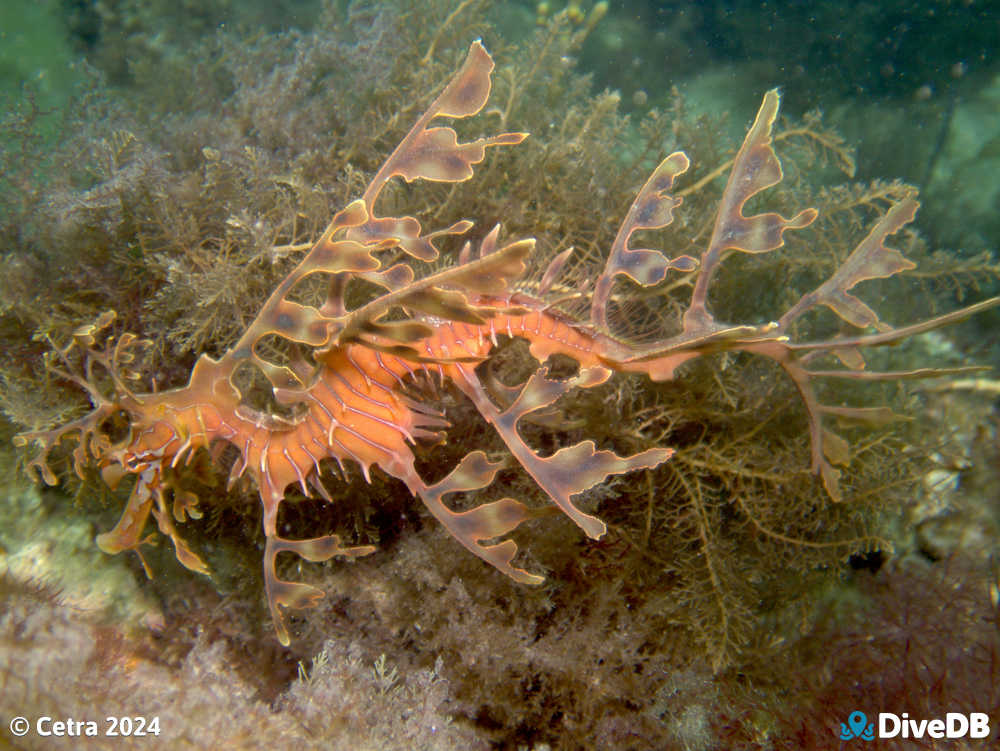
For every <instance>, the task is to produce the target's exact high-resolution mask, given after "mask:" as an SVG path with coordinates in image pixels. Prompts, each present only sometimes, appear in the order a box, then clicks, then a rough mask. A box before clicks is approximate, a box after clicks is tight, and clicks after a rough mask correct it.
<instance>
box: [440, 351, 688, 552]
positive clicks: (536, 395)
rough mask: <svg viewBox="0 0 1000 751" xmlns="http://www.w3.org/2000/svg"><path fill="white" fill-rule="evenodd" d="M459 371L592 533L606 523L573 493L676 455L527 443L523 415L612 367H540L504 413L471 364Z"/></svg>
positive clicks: (513, 448) (521, 457) (538, 474)
mask: <svg viewBox="0 0 1000 751" xmlns="http://www.w3.org/2000/svg"><path fill="white" fill-rule="evenodd" d="M460 371H461V376H462V377H461V379H459V380H458V381H457V385H458V387H459V388H460V389H462V391H464V392H465V394H466V395H467V396H468V397H469V398H470V399H471V400H472V401H473V403H474V404H475V405H476V408H477V409H478V410H479V412H480V414H482V415H483V417H485V418H486V419H487V420H488V421H489V422H491V423H492V424H493V426H494V427H495V428H496V430H497V432H498V433H499V434H500V437H501V438H503V440H504V443H506V444H507V447H508V448H509V449H510V452H511V453H512V454H513V455H514V457H515V458H516V459H517V460H518V461H519V462H520V463H521V466H522V467H524V469H525V471H526V472H527V473H528V474H529V475H531V477H532V478H533V479H534V480H535V482H536V483H538V485H539V486H540V487H541V488H542V489H543V490H545V492H546V493H548V495H549V497H550V498H551V499H552V500H553V501H554V502H555V504H556V505H557V506H559V508H560V509H562V511H563V513H565V514H566V515H567V516H568V517H569V518H570V519H572V520H573V521H574V522H575V523H576V524H577V525H578V526H579V527H580V528H581V529H582V530H583V531H584V532H586V534H587V536H588V537H592V538H594V539H598V538H600V537H602V536H603V535H604V533H605V532H606V531H607V527H606V526H605V524H604V522H603V521H601V520H600V519H598V518H597V517H596V516H593V515H591V514H587V513H584V512H583V511H581V510H580V509H579V508H577V507H576V505H575V504H574V503H573V500H572V496H574V495H576V494H577V493H582V492H583V491H585V490H589V489H590V488H592V487H594V486H595V485H596V484H598V483H599V482H601V481H603V480H604V479H605V478H606V477H608V476H609V475H617V474H623V473H625V472H631V471H632V470H635V469H651V468H653V467H656V466H657V465H659V464H661V463H663V462H665V461H666V460H667V459H669V458H670V457H671V456H672V455H673V450H672V449H664V448H655V449H649V450H647V451H643V452H642V453H639V454H635V455H634V456H628V457H621V456H618V455H617V454H615V453H613V452H611V451H596V450H595V446H594V442H593V441H582V442H581V443H578V444H576V445H574V446H570V447H568V448H563V449H560V450H559V451H557V452H556V453H554V454H553V455H552V456H549V457H541V456H539V455H538V454H537V453H535V451H534V450H533V449H532V448H531V447H530V446H529V445H528V444H527V443H525V442H524V439H523V438H521V435H520V433H518V430H517V423H518V421H519V420H520V419H521V418H522V417H524V416H525V415H527V414H528V413H529V412H534V411H535V410H539V409H542V408H544V407H548V406H549V405H551V404H553V403H554V402H555V401H556V400H557V399H558V398H559V397H560V396H562V395H563V394H565V393H566V392H568V391H569V390H570V389H572V388H575V387H581V388H588V387H590V386H595V385H597V384H599V383H602V382H603V381H605V380H606V379H607V377H608V375H609V374H610V373H609V371H606V370H603V369H601V368H592V369H585V370H582V371H581V372H580V373H579V374H578V375H577V376H576V377H574V378H570V379H567V380H553V379H550V378H547V377H546V375H547V372H548V371H547V369H546V368H544V367H543V368H540V369H539V370H538V371H537V372H536V373H535V374H534V375H532V376H531V378H529V379H528V381H527V383H525V385H524V387H523V388H522V389H521V391H520V393H519V394H518V395H517V398H516V399H515V400H514V402H513V404H511V405H510V406H509V407H508V408H507V409H505V410H503V411H502V412H501V411H500V410H499V409H497V408H496V406H494V404H493V402H492V401H490V399H489V397H488V396H487V394H486V390H485V389H484V388H483V386H482V384H481V383H480V382H479V379H478V377H477V376H476V374H475V373H474V372H473V371H472V370H471V369H469V368H466V367H461V366H460Z"/></svg>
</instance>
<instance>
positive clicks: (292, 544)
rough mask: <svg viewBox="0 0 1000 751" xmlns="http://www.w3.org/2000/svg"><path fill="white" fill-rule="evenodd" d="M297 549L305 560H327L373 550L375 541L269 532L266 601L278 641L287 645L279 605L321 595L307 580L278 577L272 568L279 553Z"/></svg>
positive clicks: (308, 602)
mask: <svg viewBox="0 0 1000 751" xmlns="http://www.w3.org/2000/svg"><path fill="white" fill-rule="evenodd" d="M284 552H288V553H296V554H297V555H299V556H301V557H302V558H305V559H306V560H307V561H312V562H313V563H319V562H322V561H328V560H330V559H331V558H333V557H335V556H338V555H339V556H343V557H345V558H357V557H358V556H362V555H369V554H370V553H374V552H375V546H374V545H357V546H354V547H344V545H343V543H342V542H341V540H340V537H338V536H337V535H326V536H324V537H314V538H312V539H309V540H286V539H284V538H281V537H278V536H276V535H274V534H273V533H272V534H269V535H268V537H267V545H266V547H265V549H264V589H265V591H266V592H267V604H268V607H269V608H270V610H271V619H272V620H273V622H274V630H275V632H276V633H277V635H278V641H279V642H281V644H282V645H283V646H286V647H287V646H288V645H289V644H290V643H291V640H290V639H289V638H288V629H287V628H286V627H285V619H284V616H283V614H282V612H281V608H309V607H313V606H315V604H316V602H317V601H318V600H319V599H321V598H322V597H323V590H321V589H317V588H316V587H313V586H311V585H309V584H301V583H299V582H289V581H284V580H283V579H279V578H278V573H277V571H276V570H275V560H276V558H277V556H278V553H284Z"/></svg>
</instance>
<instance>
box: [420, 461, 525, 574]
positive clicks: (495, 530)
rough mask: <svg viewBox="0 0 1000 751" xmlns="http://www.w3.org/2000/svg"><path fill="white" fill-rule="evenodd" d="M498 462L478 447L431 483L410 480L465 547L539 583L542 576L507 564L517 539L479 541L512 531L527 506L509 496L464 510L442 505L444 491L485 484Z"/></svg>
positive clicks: (467, 488)
mask: <svg viewBox="0 0 1000 751" xmlns="http://www.w3.org/2000/svg"><path fill="white" fill-rule="evenodd" d="M502 466H503V463H502V462H491V461H489V460H488V459H487V458H486V454H484V453H483V452H482V451H473V452H472V453H470V454H467V455H466V456H465V457H464V458H463V459H462V461H461V462H459V464H458V466H457V467H455V469H453V470H452V471H451V473H450V474H449V475H448V476H447V477H445V478H444V479H443V480H441V481H440V482H438V483H435V484H434V485H429V486H428V485H423V483H415V482H412V481H411V483H410V484H411V486H415V487H416V490H417V493H418V494H419V495H420V498H421V500H423V502H424V504H425V505H426V506H427V509H428V510H429V511H430V512H431V513H432V514H433V515H434V517H435V518H436V519H437V520H438V521H440V522H441V523H442V524H443V525H444V526H445V528H446V529H447V530H448V531H449V532H450V533H451V534H452V535H454V537H455V539H457V540H458V541H459V542H460V543H462V545H464V546H465V547H466V548H467V549H468V550H469V551H471V552H472V553H474V554H475V555H477V556H479V557H480V558H482V559H483V560H484V561H486V562H487V563H489V564H490V565H492V566H495V567H496V568H497V569H498V570H499V571H502V572H503V573H504V574H506V575H507V576H509V577H510V578H511V579H514V580H515V581H519V582H521V583H523V584H540V583H541V581H542V579H543V577H541V576H538V575H537V574H531V573H528V572H527V571H525V570H524V569H520V568H517V567H516V566H514V565H512V564H511V561H512V560H513V559H514V556H515V555H516V554H517V543H516V542H514V541H513V540H504V541H503V542H500V543H497V544H495V545H483V544H482V542H483V541H484V540H491V539H493V538H496V537H500V536H501V535H505V534H507V533H509V532H512V531H513V530H514V529H516V528H517V526H518V525H519V524H520V523H521V522H523V521H524V520H526V519H528V518H530V516H531V512H530V511H529V510H528V508H527V507H526V506H525V505H524V504H523V503H521V502H520V501H516V500H514V499H513V498H502V499H500V500H499V501H493V502H492V503H484V504H483V505H481V506H477V507H476V508H473V509H470V510H468V511H458V512H456V511H452V510H451V509H449V508H448V507H447V506H445V505H444V502H443V501H442V498H443V497H444V496H445V495H447V494H448V493H460V492H468V491H470V490H478V489H480V488H485V487H486V486H487V485H489V484H490V483H492V482H493V478H494V477H495V476H496V473H497V471H498V470H499V469H500V468H501V467H502Z"/></svg>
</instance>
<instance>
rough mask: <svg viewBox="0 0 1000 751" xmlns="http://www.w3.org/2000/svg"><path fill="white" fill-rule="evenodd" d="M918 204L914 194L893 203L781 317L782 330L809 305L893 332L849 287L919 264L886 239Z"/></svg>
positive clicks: (861, 325) (855, 323)
mask: <svg viewBox="0 0 1000 751" xmlns="http://www.w3.org/2000/svg"><path fill="white" fill-rule="evenodd" d="M919 207H920V204H919V203H917V201H916V200H915V199H914V198H912V197H911V198H905V199H903V200H902V201H899V202H898V203H896V204H893V206H892V207H891V208H890V209H889V210H888V211H887V212H886V213H885V216H883V217H882V218H881V219H880V220H879V222H878V224H876V225H875V226H874V227H873V228H872V231H871V232H869V233H868V236H867V237H866V238H865V239H864V240H862V241H861V242H860V243H859V244H858V246H857V247H856V248H855V249H854V251H853V252H852V253H851V255H850V256H848V257H847V260H846V261H844V263H843V264H842V265H841V266H840V268H839V269H837V271H836V272H834V274H833V276H831V277H830V278H829V279H827V280H826V281H825V282H823V283H822V284H821V285H820V286H819V287H817V288H816V289H815V290H813V291H812V292H808V293H806V294H805V295H803V296H802V298H801V299H800V300H799V301H798V302H797V303H796V304H795V305H793V306H792V307H791V308H790V309H789V310H788V312H787V313H785V315H783V316H782V317H781V321H780V326H781V329H782V330H786V329H787V327H788V325H789V324H790V323H791V322H792V321H794V320H795V319H796V318H798V317H799V316H801V315H802V314H803V313H805V312H806V311H807V310H809V309H810V308H813V307H815V306H816V305H825V306H827V307H828V308H830V309H831V310H832V311H833V312H834V313H836V314H837V315H838V316H840V317H841V318H843V319H844V320H845V321H847V322H848V323H850V324H852V325H853V326H857V327H858V328H865V327H868V326H874V327H875V328H876V329H878V330H879V331H890V330H891V327H890V326H887V325H886V324H885V323H883V322H882V321H881V320H879V317H878V315H877V314H876V313H875V311H874V310H872V309H871V308H870V307H868V305H866V304H865V303H864V302H862V301H861V300H859V299H858V298H857V297H855V296H854V295H852V294H850V293H849V292H848V290H849V289H851V288H852V287H854V285H856V284H858V283H859V282H863V281H865V280H866V279H884V278H887V277H890V276H892V275H894V274H898V273H899V272H901V271H907V270H908V269H912V268H915V267H916V264H914V263H913V262H912V261H910V260H909V259H907V258H905V257H904V256H903V254H902V253H900V252H899V251H898V250H896V249H894V248H889V247H886V245H885V239H886V238H887V237H888V236H889V235H893V234H895V233H896V232H898V231H899V230H900V229H902V228H903V227H904V226H905V225H906V224H909V223H910V222H912V221H913V218H914V217H915V216H916V214H917V209H918V208H919Z"/></svg>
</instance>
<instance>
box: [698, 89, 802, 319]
mask: <svg viewBox="0 0 1000 751" xmlns="http://www.w3.org/2000/svg"><path fill="white" fill-rule="evenodd" d="M779 103H780V97H779V95H778V90H777V89H772V90H771V91H769V92H767V94H765V95H764V101H763V102H762V103H761V105H760V110H758V112H757V117H756V119H755V120H754V123H753V126H752V127H751V128H750V130H749V132H748V133H747V135H746V138H745V139H744V141H743V145H742V146H741V147H740V150H739V153H738V154H737V155H736V160H735V161H734V163H733V168H732V171H731V172H730V173H729V181H728V182H727V183H726V188H725V190H724V191H723V193H722V198H721V200H720V202H719V212H718V214H717V215H716V218H715V227H714V228H713V230H712V238H711V240H710V241H709V244H708V248H707V250H706V251H705V252H704V253H703V254H702V257H701V272H700V273H699V275H698V281H697V282H696V283H695V288H694V291H693V292H692V293H691V306H690V307H689V308H688V310H687V312H686V313H685V314H684V331H685V332H689V331H692V332H693V331H704V330H708V329H711V328H712V326H713V324H714V319H713V317H712V315H711V313H709V311H708V287H709V284H710V283H711V280H712V276H713V274H714V273H715V271H716V269H717V268H718V265H719V263H720V262H721V260H722V254H723V251H725V250H730V249H732V250H739V251H742V252H744V253H766V252H767V251H771V250H776V249H777V248H780V247H781V246H782V245H783V244H784V239H783V238H782V234H784V232H785V230H787V229H802V228H803V227H807V226H809V225H810V224H812V223H813V221H815V219H816V217H817V215H818V212H817V211H816V209H803V210H802V211H800V212H799V213H798V214H796V215H795V216H794V217H792V218H791V219H785V218H784V217H783V216H781V215H780V214H776V213H773V212H769V213H766V214H756V215H754V216H749V217H748V216H744V215H743V207H744V206H745V205H746V202H747V201H748V200H750V198H752V197H753V196H755V195H757V194H758V193H760V192H761V191H762V190H764V189H766V188H770V187H771V186H772V185H777V184H778V183H779V182H781V179H782V177H783V173H782V171H781V162H779V161H778V155H777V154H775V152H774V147H773V146H772V143H771V131H772V129H773V127H774V121H775V119H776V118H777V116H778V105H779Z"/></svg>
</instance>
